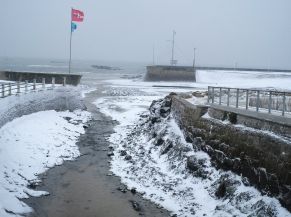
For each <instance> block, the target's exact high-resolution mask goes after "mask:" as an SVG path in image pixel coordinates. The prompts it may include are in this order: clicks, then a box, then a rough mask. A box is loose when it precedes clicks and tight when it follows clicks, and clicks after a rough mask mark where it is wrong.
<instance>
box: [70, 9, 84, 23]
mask: <svg viewBox="0 0 291 217" xmlns="http://www.w3.org/2000/svg"><path fill="white" fill-rule="evenodd" d="M83 20H84V13H83V12H82V11H80V10H76V9H72V21H74V22H83Z"/></svg>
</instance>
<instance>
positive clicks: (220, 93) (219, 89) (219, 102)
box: [219, 87, 222, 105]
mask: <svg viewBox="0 0 291 217" xmlns="http://www.w3.org/2000/svg"><path fill="white" fill-rule="evenodd" d="M221 91H222V90H221V87H220V88H219V105H221V94H222V92H221Z"/></svg>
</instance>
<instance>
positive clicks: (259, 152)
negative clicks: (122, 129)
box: [171, 96, 291, 211]
mask: <svg viewBox="0 0 291 217" xmlns="http://www.w3.org/2000/svg"><path fill="white" fill-rule="evenodd" d="M171 112H172V115H173V116H174V118H175V119H176V121H177V122H178V124H179V126H180V127H181V129H182V130H183V131H184V133H185V137H186V139H187V141H190V142H193V143H195V144H196V145H199V146H200V147H201V150H203V151H205V152H207V153H208V154H209V156H210V157H211V160H212V162H213V163H214V164H215V165H217V167H218V168H222V169H225V170H231V171H233V172H235V173H237V174H240V175H242V176H244V177H246V179H245V183H246V184H250V185H254V186H256V187H257V188H258V189H259V190H260V191H261V192H262V193H264V194H268V195H272V196H275V197H276V198H278V199H279V200H280V202H281V203H282V205H284V206H285V207H286V208H287V209H288V210H289V211H291V140H290V138H288V137H284V132H285V133H286V132H290V129H291V127H288V126H281V127H282V129H283V128H284V130H283V131H282V132H283V135H282V136H281V135H280V136H278V135H275V134H273V133H271V132H270V131H269V132H268V131H262V130H259V129H260V124H263V122H261V123H260V122H259V121H258V120H257V119H253V118H252V117H246V116H244V115H241V114H239V113H233V112H222V111H219V110H216V109H213V108H208V107H207V106H195V105H192V104H190V103H189V102H188V101H186V100H185V99H182V98H180V97H179V96H172V106H171ZM238 122H239V123H244V124H245V125H249V126H246V127H244V126H243V125H238V124H237V123H238ZM254 123H258V126H257V127H256V128H258V129H256V128H254V126H255V125H254ZM279 125H280V124H279V123H278V126H277V127H276V129H278V134H279V132H281V131H280V127H279ZM264 126H265V130H268V125H266V124H265V125H264ZM269 126H270V127H271V128H270V129H272V124H271V123H269ZM287 134H288V133H286V134H285V135H287Z"/></svg>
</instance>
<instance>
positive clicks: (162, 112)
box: [160, 107, 170, 118]
mask: <svg viewBox="0 0 291 217" xmlns="http://www.w3.org/2000/svg"><path fill="white" fill-rule="evenodd" d="M169 114H170V108H169V107H162V108H161V109H160V115H161V116H162V117H163V118H165V117H167V116H168V115H169Z"/></svg>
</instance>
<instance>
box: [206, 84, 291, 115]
mask: <svg viewBox="0 0 291 217" xmlns="http://www.w3.org/2000/svg"><path fill="white" fill-rule="evenodd" d="M208 103H211V104H217V105H225V106H228V107H235V108H240V109H245V110H250V111H256V112H259V111H260V112H264V113H269V114H271V113H272V114H274V115H282V116H290V117H291V92H280V91H270V90H254V89H240V88H228V87H212V86H209V87H208Z"/></svg>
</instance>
